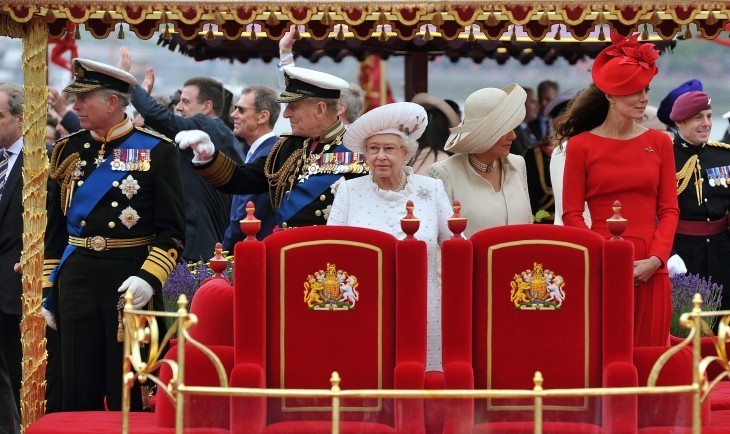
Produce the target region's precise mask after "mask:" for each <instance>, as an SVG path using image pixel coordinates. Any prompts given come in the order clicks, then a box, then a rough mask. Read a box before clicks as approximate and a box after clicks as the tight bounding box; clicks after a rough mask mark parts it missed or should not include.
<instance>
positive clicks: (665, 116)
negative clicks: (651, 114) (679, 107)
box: [656, 78, 702, 138]
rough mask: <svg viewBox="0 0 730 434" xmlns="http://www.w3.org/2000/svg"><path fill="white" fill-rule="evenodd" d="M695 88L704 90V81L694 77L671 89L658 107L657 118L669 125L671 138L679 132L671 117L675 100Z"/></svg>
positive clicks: (668, 129)
mask: <svg viewBox="0 0 730 434" xmlns="http://www.w3.org/2000/svg"><path fill="white" fill-rule="evenodd" d="M693 90H702V82H701V81H700V80H697V79H694V78H693V79H691V80H687V81H685V82H684V83H682V84H680V85H679V86H677V87H676V88H674V89H672V90H671V91H669V93H668V94H667V96H665V97H664V99H662V101H661V102H660V103H659V107H658V108H657V113H656V115H657V118H659V120H660V121H661V122H662V123H663V124H664V125H666V126H667V127H666V129H667V131H668V132H669V137H671V138H674V136H675V135H676V134H677V127H676V125H675V124H674V121H673V120H672V119H671V117H670V114H671V113H672V108H673V107H674V102H675V101H676V100H677V98H679V97H680V96H681V95H682V94H685V93H687V92H690V91H693Z"/></svg>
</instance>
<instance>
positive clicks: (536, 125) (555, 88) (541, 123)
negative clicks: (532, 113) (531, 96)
mask: <svg viewBox="0 0 730 434" xmlns="http://www.w3.org/2000/svg"><path fill="white" fill-rule="evenodd" d="M558 93H560V85H559V84H558V83H557V82H554V81H552V80H543V81H541V82H540V84H538V85H537V100H538V102H539V103H540V112H539V113H538V115H537V118H536V119H534V120H533V121H532V122H530V123H529V125H530V130H531V131H532V134H534V135H535V137H537V140H538V141H542V140H543V139H545V137H546V135H547V132H548V131H547V127H548V119H549V113H547V112H546V109H547V106H548V105H549V104H550V102H551V101H552V100H553V99H555V97H556V96H558Z"/></svg>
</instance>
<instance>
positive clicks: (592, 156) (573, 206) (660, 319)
mask: <svg viewBox="0 0 730 434" xmlns="http://www.w3.org/2000/svg"><path fill="white" fill-rule="evenodd" d="M615 200H619V201H621V205H622V210H621V214H622V215H623V216H624V218H626V219H627V220H628V226H627V228H626V231H625V232H624V234H623V237H624V238H625V239H627V240H629V241H631V242H633V243H634V258H635V259H637V260H638V259H646V258H649V257H651V256H656V257H657V258H659V259H660V260H661V261H662V266H661V267H660V268H659V269H658V270H657V271H656V272H655V273H654V275H653V276H652V277H651V278H650V279H649V280H648V281H647V282H646V283H644V284H641V285H639V286H637V287H636V291H635V311H634V345H635V346H651V345H666V344H667V341H668V339H669V323H670V321H671V318H672V290H671V285H670V283H669V276H668V274H667V269H666V263H667V259H668V258H669V255H670V252H671V249H672V241H673V237H674V232H675V230H676V228H677V220H678V218H679V208H678V207H677V188H676V180H675V167H674V152H673V150H672V141H671V139H670V138H669V136H667V135H666V134H665V133H662V132H659V131H656V130H647V131H646V132H644V133H642V134H640V135H638V136H637V137H635V138H632V139H628V140H619V139H612V138H606V137H601V136H597V135H595V134H592V133H590V132H584V133H581V134H578V135H576V136H574V137H572V138H570V140H569V144H568V147H567V155H566V162H565V175H564V181H563V220H564V222H565V225H566V226H576V227H583V228H587V226H586V224H585V222H584V221H583V209H584V202H587V203H588V208H589V210H590V213H591V219H592V220H593V224H592V226H591V230H593V231H595V232H597V233H599V234H601V235H603V236H605V237H607V238H608V237H609V236H610V233H609V232H608V229H607V228H606V219H607V218H609V217H611V215H612V214H613V211H612V206H613V202H614V201H615Z"/></svg>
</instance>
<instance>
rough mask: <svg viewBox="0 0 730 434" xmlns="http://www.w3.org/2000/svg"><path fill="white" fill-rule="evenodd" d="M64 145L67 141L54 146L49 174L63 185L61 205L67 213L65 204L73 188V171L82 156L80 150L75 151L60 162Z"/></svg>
mask: <svg viewBox="0 0 730 434" xmlns="http://www.w3.org/2000/svg"><path fill="white" fill-rule="evenodd" d="M64 145H65V143H63V144H61V143H59V144H57V145H56V146H54V147H53V152H52V153H51V172H50V175H49V176H50V178H51V179H54V180H57V181H58V182H59V184H60V185H61V206H62V207H64V213H65V208H66V205H65V204H67V203H68V202H67V199H69V198H68V194H69V192H70V190H71V189H70V186H71V185H72V184H73V182H74V180H73V171H74V169H75V168H76V163H77V162H78V161H79V160H80V159H81V157H80V156H79V153H78V152H74V153H73V154H71V155H69V156H68V157H66V159H65V160H63V161H62V162H61V163H60V164H59V162H58V160H59V158H60V157H61V152H62V150H63V148H64V147H65V146H64Z"/></svg>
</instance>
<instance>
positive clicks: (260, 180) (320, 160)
mask: <svg viewBox="0 0 730 434" xmlns="http://www.w3.org/2000/svg"><path fill="white" fill-rule="evenodd" d="M344 133H345V127H344V126H343V125H342V122H340V121H339V120H338V121H337V122H336V123H335V124H334V125H332V126H331V127H330V128H328V129H327V130H326V131H325V132H324V133H322V135H321V136H320V137H319V138H318V139H317V143H316V146H315V148H314V150H313V151H312V149H311V146H312V144H313V140H312V139H308V138H304V137H295V136H282V137H281V138H280V139H279V141H278V142H277V143H276V144H275V145H274V148H273V149H272V150H271V153H270V154H269V157H267V158H265V159H258V160H256V161H254V162H252V163H249V164H244V165H240V166H237V165H236V164H234V162H233V161H231V159H230V158H228V157H226V156H225V155H223V154H221V153H220V152H219V151H218V150H216V153H215V155H214V156H213V160H212V161H211V162H209V163H206V164H204V165H201V166H197V167H196V169H197V170H198V173H200V175H201V176H202V177H203V178H205V180H206V181H208V182H209V183H210V184H211V185H212V186H214V187H215V188H217V189H218V190H220V191H223V192H225V193H232V194H252V193H264V192H269V193H270V194H271V198H272V201H273V204H274V207H275V208H276V210H277V222H278V224H279V225H280V226H281V227H282V228H287V227H296V226H312V225H324V224H326V223H327V216H329V210H330V208H331V207H332V201H333V200H334V193H333V192H332V189H331V187H332V184H334V183H335V182H337V181H338V180H339V179H340V178H341V177H342V176H344V177H345V178H348V179H349V178H353V177H356V176H360V175H363V174H366V173H368V167H367V164H365V163H364V162H362V156H359V155H358V154H355V153H352V152H350V151H349V150H347V148H345V147H344V146H343V145H342V135H343V134H344ZM216 146H217V144H216ZM327 154H330V155H327Z"/></svg>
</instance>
